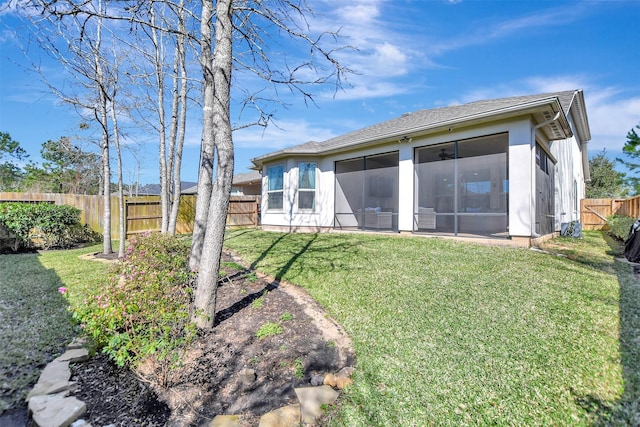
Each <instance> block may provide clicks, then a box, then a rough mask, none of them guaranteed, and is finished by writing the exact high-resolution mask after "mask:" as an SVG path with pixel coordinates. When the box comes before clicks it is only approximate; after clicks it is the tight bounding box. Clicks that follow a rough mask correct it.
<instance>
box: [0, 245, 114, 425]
mask: <svg viewBox="0 0 640 427" xmlns="http://www.w3.org/2000/svg"><path fill="white" fill-rule="evenodd" d="M92 250H93V251H94V252H95V251H97V250H99V248H98V247H97V246H96V247H93V248H91V247H89V248H84V249H77V250H68V251H50V252H45V253H42V254H40V253H27V254H15V255H14V254H8V255H0V271H1V272H2V274H0V348H1V349H2V351H0V378H2V380H0V413H2V412H3V411H5V410H8V409H11V408H16V407H21V406H23V405H24V398H25V397H26V395H27V393H28V392H29V390H30V389H31V387H32V386H33V384H34V383H35V382H36V381H37V379H38V376H39V375H40V371H41V370H42V368H43V367H44V366H45V365H46V363H48V362H49V361H51V360H52V359H53V358H55V357H56V356H57V355H58V354H60V353H61V352H62V351H63V350H64V347H65V345H66V344H67V343H68V342H69V341H70V340H71V339H72V338H73V337H74V336H75V335H76V334H78V333H79V328H78V327H77V326H76V325H74V323H73V322H72V321H71V317H70V316H69V313H68V312H67V301H66V300H65V298H64V296H63V295H62V293H61V292H65V291H66V289H69V288H72V287H76V286H83V285H86V284H87V283H91V282H92V281H93V280H95V279H97V278H98V277H100V276H101V275H102V274H104V271H105V269H106V267H105V266H104V265H103V264H99V263H87V262H86V261H82V260H80V259H78V255H79V254H81V253H86V252H90V251H92Z"/></svg>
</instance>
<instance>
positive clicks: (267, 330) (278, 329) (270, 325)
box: [256, 322, 284, 339]
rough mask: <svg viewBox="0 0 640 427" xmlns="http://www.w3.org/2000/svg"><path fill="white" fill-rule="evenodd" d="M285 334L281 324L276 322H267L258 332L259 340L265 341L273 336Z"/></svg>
mask: <svg viewBox="0 0 640 427" xmlns="http://www.w3.org/2000/svg"><path fill="white" fill-rule="evenodd" d="M283 332H284V328H283V327H282V325H281V324H279V323H275V322H267V323H265V324H264V325H262V326H260V329H258V331H257V332H256V337H257V338H258V339H264V338H267V337H270V336H273V335H280V334H281V333H283Z"/></svg>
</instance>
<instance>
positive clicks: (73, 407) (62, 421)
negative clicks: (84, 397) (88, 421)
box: [29, 393, 87, 427]
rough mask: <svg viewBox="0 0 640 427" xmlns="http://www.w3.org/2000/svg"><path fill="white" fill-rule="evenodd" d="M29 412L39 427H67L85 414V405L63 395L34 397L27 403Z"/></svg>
mask: <svg viewBox="0 0 640 427" xmlns="http://www.w3.org/2000/svg"><path fill="white" fill-rule="evenodd" d="M29 412H31V414H32V418H33V421H34V422H35V423H36V424H37V425H38V426H39V427H67V426H69V425H71V423H73V422H74V421H76V420H77V419H79V418H80V417H81V416H82V415H84V414H85V412H87V405H85V403H84V402H82V401H80V400H78V399H76V398H75V397H65V395H64V393H59V394H51V395H47V396H34V397H32V398H31V400H30V401H29Z"/></svg>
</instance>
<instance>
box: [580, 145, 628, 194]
mask: <svg viewBox="0 0 640 427" xmlns="http://www.w3.org/2000/svg"><path fill="white" fill-rule="evenodd" d="M615 166H616V162H615V161H613V160H610V159H608V158H607V156H606V150H602V151H601V152H600V153H599V154H598V155H596V156H594V157H592V158H591V159H590V160H589V169H590V171H591V181H590V182H588V183H587V189H586V197H587V198H588V199H612V198H620V197H624V196H625V195H626V194H625V193H626V189H625V188H624V178H625V174H624V173H623V172H618V171H616V170H615Z"/></svg>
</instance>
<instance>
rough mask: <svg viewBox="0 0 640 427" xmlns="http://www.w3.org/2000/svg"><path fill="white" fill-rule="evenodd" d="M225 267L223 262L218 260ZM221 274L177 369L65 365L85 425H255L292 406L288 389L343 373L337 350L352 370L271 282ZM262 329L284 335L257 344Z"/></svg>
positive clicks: (242, 273)
mask: <svg viewBox="0 0 640 427" xmlns="http://www.w3.org/2000/svg"><path fill="white" fill-rule="evenodd" d="M98 256H99V257H100V255H98ZM232 260H233V258H232V256H231V254H228V253H225V254H224V255H223V261H227V262H228V261H232ZM224 265H225V264H224V263H223V267H224ZM226 265H228V264H226ZM224 271H225V272H226V276H224V277H223V278H222V279H221V280H220V285H219V288H218V293H217V299H218V300H217V307H218V311H217V315H216V323H217V324H216V326H215V328H214V329H213V330H211V331H208V332H206V333H203V334H202V335H201V336H199V337H198V339H197V341H196V342H195V343H194V344H193V345H192V346H191V348H190V349H189V351H188V352H187V353H186V354H185V355H184V358H183V361H184V364H183V365H182V366H180V367H179V368H177V369H174V370H171V371H167V370H165V369H163V368H162V366H160V365H158V364H154V363H148V364H145V365H143V366H142V367H141V368H140V369H139V371H138V374H134V373H133V372H131V371H130V370H128V369H123V368H117V367H116V366H115V365H114V364H113V363H112V362H111V361H109V360H108V359H107V358H106V357H105V356H103V355H97V356H95V357H92V358H91V359H89V361H87V362H84V363H78V364H75V365H72V376H73V380H74V381H77V388H76V392H75V393H74V394H75V395H76V396H77V397H78V398H79V399H80V400H82V401H84V402H85V403H86V404H87V414H86V415H85V416H84V417H83V418H84V419H85V420H86V421H87V422H89V423H91V424H92V425H94V426H101V425H108V424H113V425H115V426H131V425H137V426H162V425H181V426H188V425H192V426H198V425H203V424H206V423H207V422H209V421H210V420H211V419H213V417H215V416H216V415H218V414H242V418H241V420H242V424H243V425H246V426H249V425H257V423H258V419H259V416H261V415H263V414H264V413H266V412H269V411H271V410H273V409H276V408H279V407H281V406H285V405H287V404H290V403H293V402H296V396H295V393H294V390H293V388H294V387H299V386H306V385H309V382H310V379H311V377H312V376H313V375H316V374H322V373H327V372H336V371H338V370H339V369H341V368H343V367H344V366H343V365H344V363H345V362H344V357H342V360H341V356H340V351H342V353H341V354H342V355H344V354H345V352H346V354H349V355H350V356H349V363H353V352H352V350H351V349H339V348H338V346H337V345H336V344H335V343H334V342H328V341H326V338H325V337H324V336H323V334H322V331H320V330H319V329H318V328H317V327H316V326H315V324H314V321H313V319H312V318H311V317H309V315H307V314H306V313H305V310H304V307H303V306H302V305H301V304H300V303H299V302H298V301H297V300H296V299H295V298H293V297H292V296H291V295H290V294H289V293H288V292H285V291H284V290H283V289H282V287H281V286H278V284H277V283H273V282H271V281H269V280H267V279H265V278H260V277H258V276H256V275H255V274H254V273H252V272H251V271H249V270H237V269H234V268H232V267H227V268H225V269H224ZM285 313H288V315H285V316H284V317H283V315H284V314H285ZM289 318H290V320H285V319H289ZM266 322H277V323H279V324H281V325H282V326H283V329H284V331H283V333H282V334H280V335H273V336H269V337H267V338H264V339H258V338H257V337H256V332H257V331H258V329H259V328H260V327H261V326H262V325H264V324H265V323H266ZM243 368H250V369H253V370H255V372H256V374H257V376H256V380H255V381H254V382H252V383H250V384H248V385H247V384H245V383H243V382H242V381H241V378H240V377H239V375H238V373H239V372H240V371H241V370H242V369H243ZM138 375H139V376H140V377H139V376H138Z"/></svg>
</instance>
